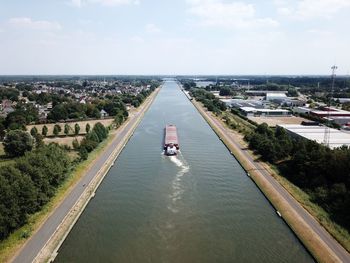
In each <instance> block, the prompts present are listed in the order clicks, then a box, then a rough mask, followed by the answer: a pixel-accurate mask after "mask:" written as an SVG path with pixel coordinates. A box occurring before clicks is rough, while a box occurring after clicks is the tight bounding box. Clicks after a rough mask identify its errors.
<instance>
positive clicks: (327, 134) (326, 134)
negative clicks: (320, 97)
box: [323, 65, 338, 147]
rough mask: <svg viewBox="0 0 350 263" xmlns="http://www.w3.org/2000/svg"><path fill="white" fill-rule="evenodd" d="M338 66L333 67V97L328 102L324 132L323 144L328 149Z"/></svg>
mask: <svg viewBox="0 0 350 263" xmlns="http://www.w3.org/2000/svg"><path fill="white" fill-rule="evenodd" d="M337 68H338V67H337V66H335V65H334V66H333V67H331V69H332V89H331V96H330V98H329V100H328V114H327V121H326V126H325V130H324V139H323V144H324V145H325V146H327V147H329V138H330V135H331V130H330V128H329V125H330V120H329V118H330V107H331V101H332V99H333V92H334V83H335V76H336V75H335V71H336V70H337Z"/></svg>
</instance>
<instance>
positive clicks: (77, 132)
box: [74, 123, 80, 135]
mask: <svg viewBox="0 0 350 263" xmlns="http://www.w3.org/2000/svg"><path fill="white" fill-rule="evenodd" d="M79 132H80V126H79V124H78V123H76V124H75V125H74V134H75V135H78V134H79Z"/></svg>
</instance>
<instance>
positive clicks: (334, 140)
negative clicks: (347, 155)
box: [278, 124, 350, 149]
mask: <svg viewBox="0 0 350 263" xmlns="http://www.w3.org/2000/svg"><path fill="white" fill-rule="evenodd" d="M278 126H280V127H282V128H284V129H286V130H288V131H289V132H292V133H295V134H297V135H299V136H301V137H304V138H306V139H308V140H312V141H316V142H317V143H320V144H322V143H324V134H325V131H326V127H325V126H304V125H295V124H278ZM329 133H330V135H329V147H330V148H332V149H333V148H337V147H341V146H343V145H346V146H350V133H346V132H343V131H340V130H337V129H332V128H329Z"/></svg>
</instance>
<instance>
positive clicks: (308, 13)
mask: <svg viewBox="0 0 350 263" xmlns="http://www.w3.org/2000/svg"><path fill="white" fill-rule="evenodd" d="M275 4H276V5H277V7H278V8H277V12H278V13H279V14H281V15H286V16H288V17H290V18H294V19H299V20H308V19H314V18H328V19H330V18H332V17H333V16H335V15H336V14H337V13H338V12H339V11H341V10H343V9H345V8H350V1H349V0H300V1H297V2H296V3H295V2H292V1H286V0H284V1H283V0H275Z"/></svg>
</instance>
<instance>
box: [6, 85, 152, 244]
mask: <svg viewBox="0 0 350 263" xmlns="http://www.w3.org/2000/svg"><path fill="white" fill-rule="evenodd" d="M154 90H155V87H153V86H152V87H151V88H150V89H149V90H147V91H143V92H141V93H140V94H139V95H138V96H134V97H132V96H126V95H122V99H121V98H120V97H118V96H114V97H109V98H107V99H105V100H102V99H100V100H99V103H100V104H103V105H104V106H103V107H104V108H105V109H106V111H107V112H108V113H109V114H110V116H113V117H114V123H113V125H111V126H109V127H105V126H104V125H103V124H101V123H100V122H97V123H95V125H94V126H93V127H90V125H89V124H87V125H86V127H85V131H86V134H85V136H84V138H83V139H82V141H81V142H78V140H76V139H74V140H73V149H71V147H68V146H61V145H58V144H56V143H50V144H48V145H45V144H44V142H43V138H44V137H46V136H47V127H46V126H43V129H42V131H38V130H37V129H36V127H33V128H32V129H31V130H30V133H29V132H27V131H25V125H26V124H28V123H30V122H31V121H32V119H34V120H35V119H36V118H37V111H35V109H34V108H32V107H29V108H28V109H29V110H28V111H27V108H26V107H27V105H24V104H19V106H18V107H17V109H16V110H15V111H14V112H13V113H10V114H9V115H8V116H7V117H6V118H5V119H2V122H0V124H3V126H2V127H3V128H4V129H3V131H4V132H3V138H4V142H3V150H4V153H5V155H4V156H1V158H2V159H5V160H9V162H8V163H5V164H4V165H2V166H1V170H0V192H1V195H0V241H1V242H5V240H6V238H8V237H9V236H10V235H11V233H13V232H14V231H15V230H16V229H18V228H20V227H21V226H23V225H24V224H26V223H27V222H28V219H29V218H30V217H31V216H32V215H33V214H36V213H37V212H38V211H41V209H43V207H44V206H45V205H46V204H47V203H48V202H49V201H50V200H51V199H52V197H53V196H54V195H55V194H56V191H57V189H58V188H60V186H61V185H63V183H64V182H65V180H66V179H67V178H69V177H70V176H71V174H72V173H74V172H75V170H76V169H80V168H79V167H80V166H81V165H80V164H81V163H82V162H83V161H84V160H86V159H87V158H88V156H89V153H91V152H92V151H93V150H94V149H96V148H97V147H98V146H99V144H100V143H101V142H103V141H105V140H106V138H107V137H108V133H109V130H110V129H112V126H113V127H114V128H117V127H119V126H120V125H121V124H123V123H124V122H125V121H126V119H127V116H128V112H127V110H126V106H125V103H129V102H130V103H132V104H133V105H134V106H135V107H138V106H139V105H140V104H141V103H142V102H143V101H144V100H145V98H146V97H147V96H149V95H150V94H151V93H152V92H153V91H154ZM72 105H73V104H69V103H66V104H63V106H60V105H57V107H60V108H61V109H62V111H63V112H66V111H68V109H70V110H69V111H72V112H73V111H74V110H75V113H72V114H73V115H69V116H77V115H79V114H80V113H79V112H81V111H80V110H81V109H87V108H88V107H87V108H86V107H82V108H81V107H80V106H79V107H78V108H76V107H73V108H72V107H71V106H72ZM97 107H98V106H97ZM83 112H84V111H83ZM33 116H34V117H33ZM84 116H86V115H84ZM18 120H19V121H18ZM61 129H62V128H61V127H60V126H59V125H57V127H56V130H61ZM64 129H65V134H66V136H67V135H68V134H69V131H68V130H69V128H68V127H67V126H66V127H64ZM79 131H80V127H79V125H75V127H74V131H73V132H74V135H77V134H79ZM89 159H90V158H89ZM16 235H18V234H16ZM28 236H30V232H27V231H25V232H22V233H21V234H20V237H19V238H27V237H28ZM1 247H3V246H1ZM3 248H5V247H3Z"/></svg>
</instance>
